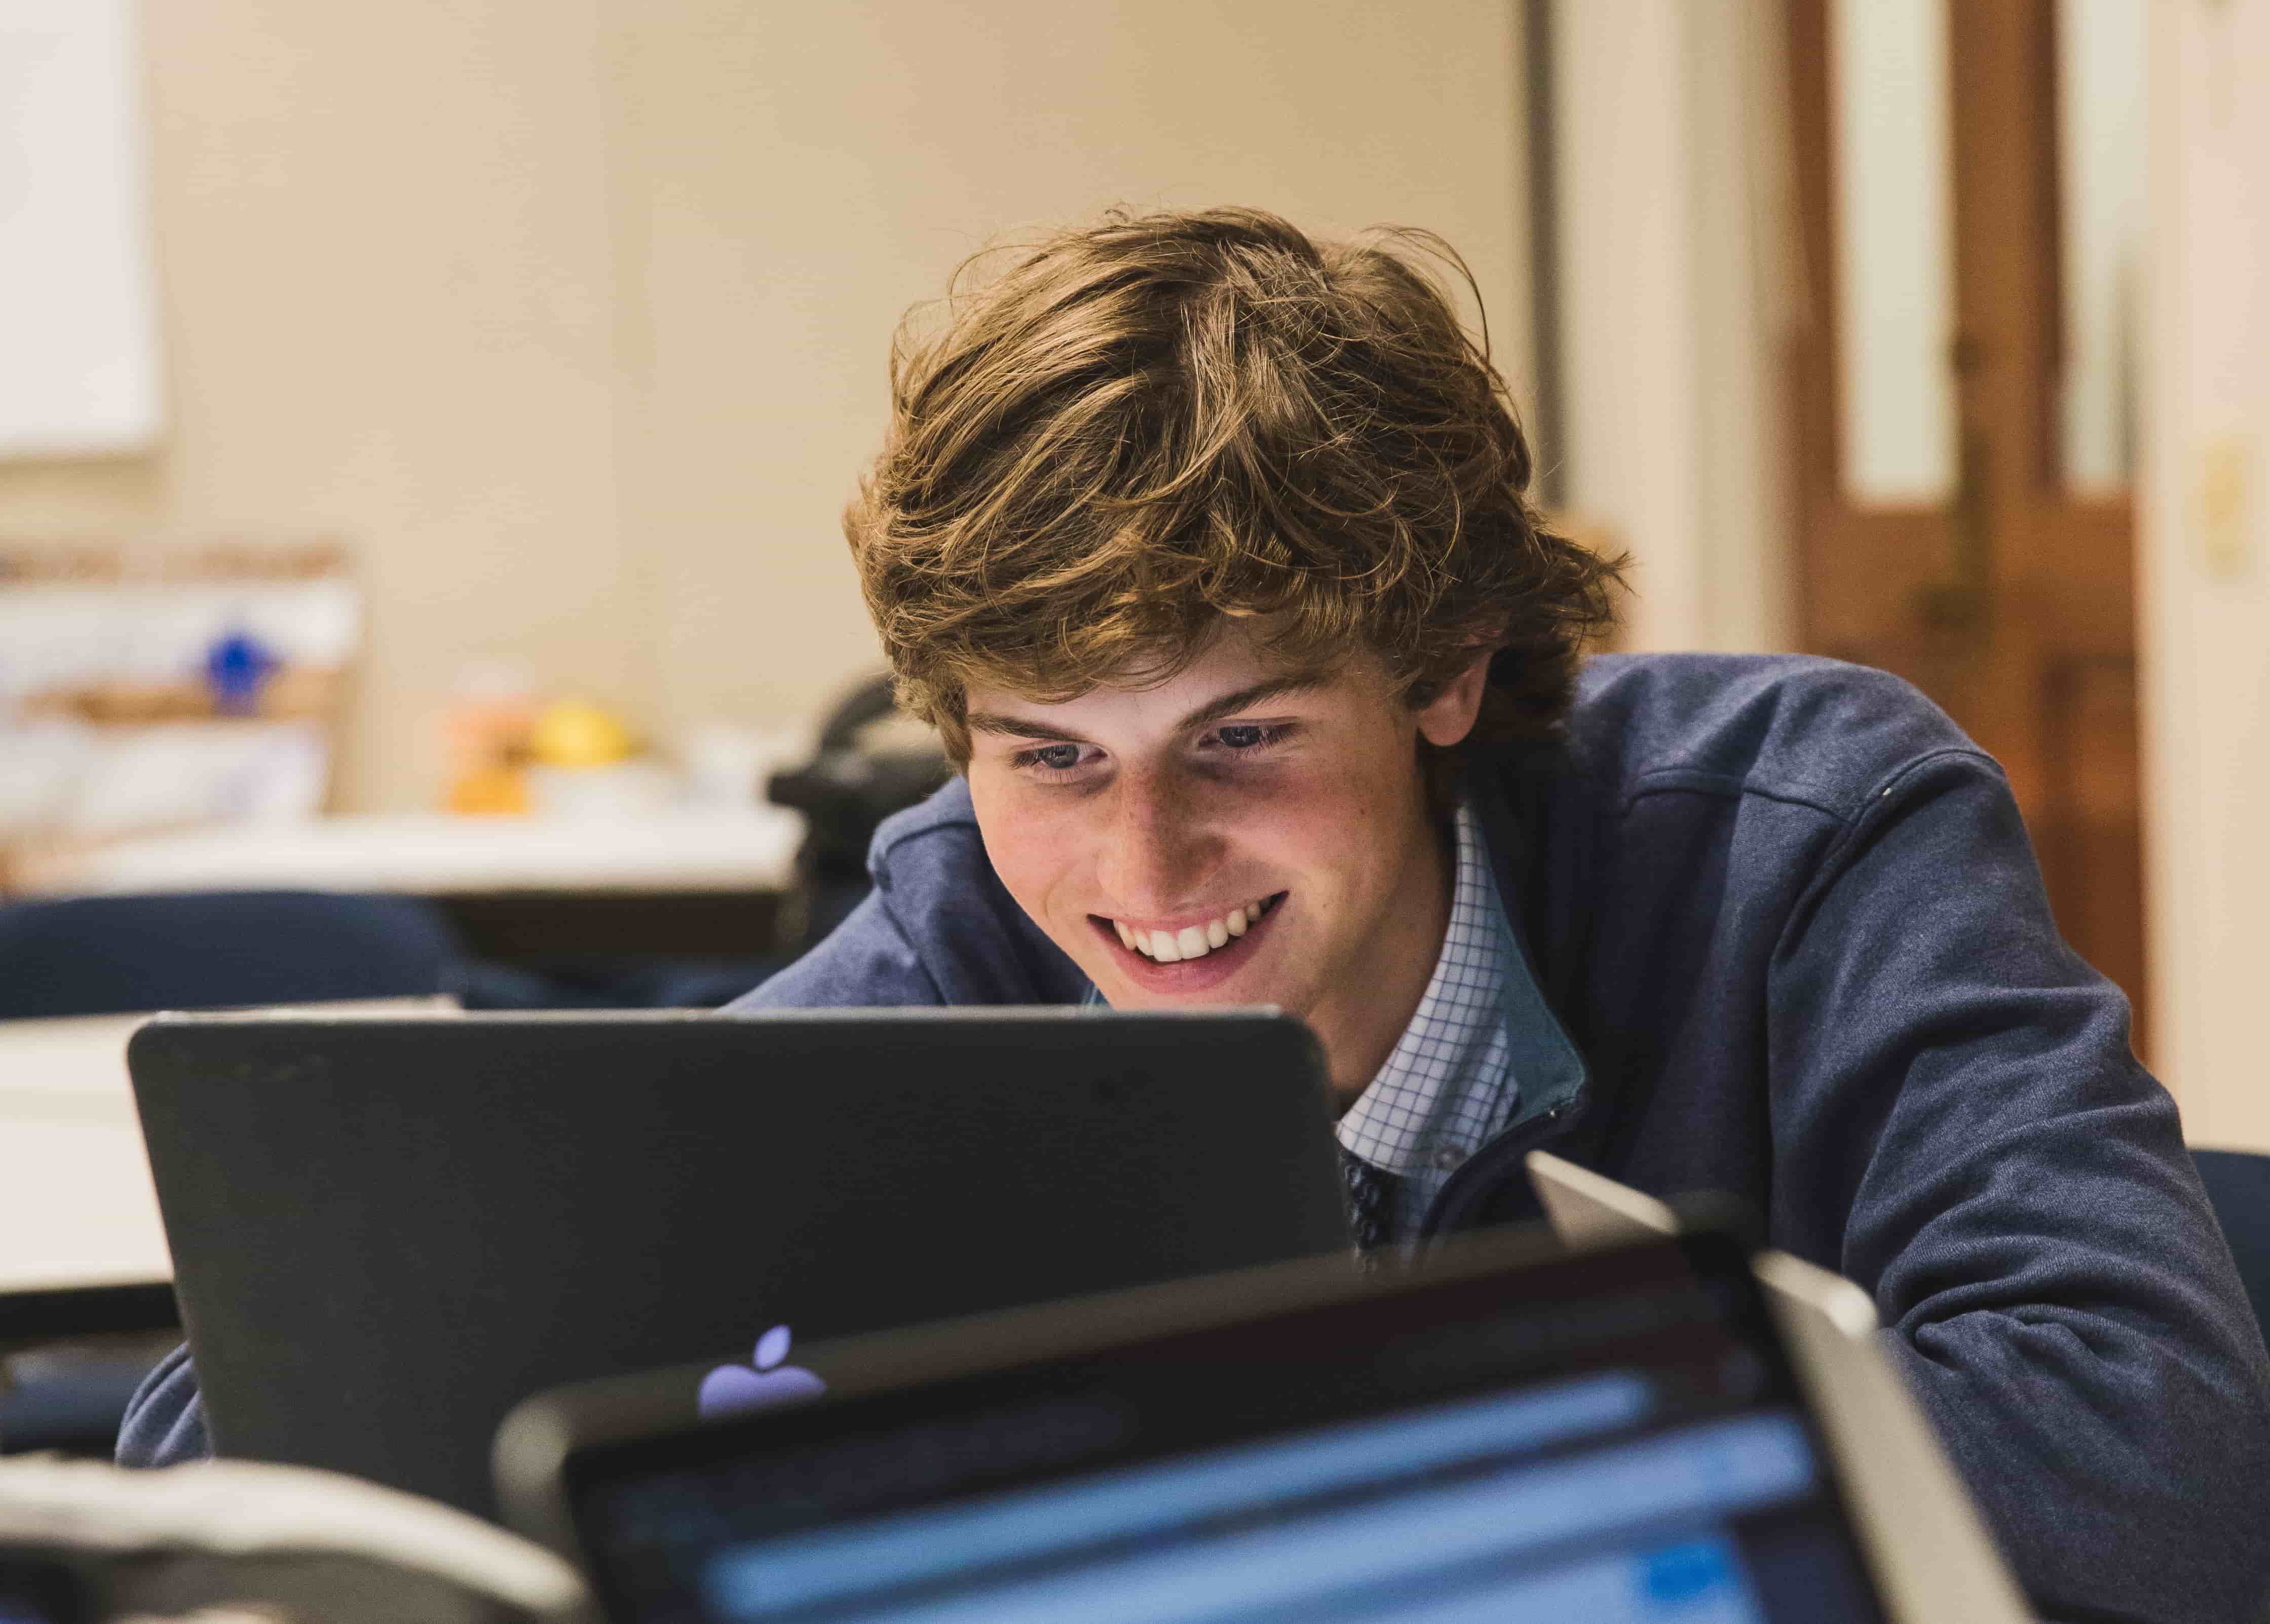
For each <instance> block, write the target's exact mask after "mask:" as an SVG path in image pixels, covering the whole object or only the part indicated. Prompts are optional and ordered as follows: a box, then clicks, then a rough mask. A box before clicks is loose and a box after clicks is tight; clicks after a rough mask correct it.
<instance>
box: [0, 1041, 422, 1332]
mask: <svg viewBox="0 0 2270 1624" xmlns="http://www.w3.org/2000/svg"><path fill="white" fill-rule="evenodd" d="M454 1007H455V1005H454V1003H453V1001H452V1000H450V999H448V998H396V999H378V1000H374V1001H372V1002H368V1003H357V1004H344V1005H338V1004H334V1005H314V1006H311V1008H314V1009H320V1010H324V1011H331V1012H355V1013H368V1014H386V1013H404V1014H421V1015H435V1014H446V1013H448V1012H450V1011H451V1010H453V1009H454ZM148 1019H149V1017H148V1016H146V1015H96V1016H90V1017H86V1018H83V1019H78V1020H6V1021H0V1292H9V1291H32V1290H40V1289H46V1288H50V1287H85V1286H116V1285H124V1284H128V1283H130V1282H134V1281H141V1280H167V1279H172V1278H173V1274H174V1264H173V1257H172V1255H171V1254H170V1253H168V1252H167V1250H166V1231H165V1227H164V1226H163V1224H161V1223H160V1222H159V1217H158V1198H157V1194H156V1192H155V1191H154V1190H152V1188H151V1184H150V1162H149V1158H148V1157H147V1156H146V1155H145V1153H144V1151H143V1148H142V1125H141V1123H140V1120H139V1119H138V1118H137V1116H135V1113H134V1091H133V1086H132V1085H131V1084H130V1081H129V1080H128V1078H127V1075H126V1040H127V1039H128V1038H129V1037H131V1036H132V1035H133V1034H134V1029H135V1028H136V1027H138V1026H140V1025H141V1024H142V1023H143V1022H144V1021H145V1020H148Z"/></svg>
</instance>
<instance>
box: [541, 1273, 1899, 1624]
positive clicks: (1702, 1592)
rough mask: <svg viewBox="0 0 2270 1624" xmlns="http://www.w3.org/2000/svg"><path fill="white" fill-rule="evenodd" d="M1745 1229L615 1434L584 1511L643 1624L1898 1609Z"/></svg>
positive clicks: (1411, 1621) (1414, 1620) (1316, 1621)
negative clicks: (1712, 1240) (1005, 1367)
mask: <svg viewBox="0 0 2270 1624" xmlns="http://www.w3.org/2000/svg"><path fill="white" fill-rule="evenodd" d="M1698 1250H1699V1251H1702V1252H1707V1251H1708V1250H1709V1243H1707V1242H1706V1243H1702V1245H1701V1246H1700V1247H1699V1249H1698V1247H1697V1246H1696V1245H1693V1244H1690V1245H1689V1246H1688V1247H1687V1248H1685V1249H1683V1250H1682V1248H1681V1247H1680V1246H1677V1245H1672V1244H1662V1243H1657V1244H1651V1245H1648V1246H1644V1247H1641V1248H1636V1249H1632V1250H1625V1251H1621V1252H1616V1253H1611V1254H1606V1255H1604V1256H1598V1257H1591V1258H1588V1259H1584V1260H1570V1261H1567V1262H1562V1263H1556V1264H1547V1265H1544V1266H1542V1267H1532V1268H1529V1269H1525V1270H1524V1271H1522V1272H1520V1274H1519V1275H1518V1277H1514V1276H1512V1275H1507V1274H1499V1275H1492V1276H1487V1277H1483V1278H1477V1279H1465V1280H1460V1281H1453V1282H1449V1283H1445V1284H1441V1285H1435V1286H1426V1287H1419V1288H1417V1289H1414V1290H1410V1291H1407V1292H1403V1293H1401V1294H1396V1295H1391V1296H1389V1297H1386V1298H1384V1299H1382V1298H1378V1297H1376V1296H1375V1297H1373V1298H1371V1299H1369V1300H1361V1301H1344V1302H1342V1303H1339V1304H1338V1305H1333V1306H1321V1307H1319V1306H1313V1305H1312V1306H1309V1307H1307V1308H1302V1309H1293V1310H1290V1311H1287V1312H1283V1313H1276V1314H1270V1315H1265V1316H1263V1317H1261V1318H1258V1319H1255V1320H1250V1321H1248V1322H1245V1323H1243V1324H1231V1325H1223V1326H1217V1327H1214V1328H1212V1329H1208V1330H1203V1331H1185V1332H1181V1333H1177V1334H1175V1335H1171V1336H1168V1337H1164V1338H1161V1339H1154V1340H1152V1341H1149V1342H1147V1343H1137V1344H1134V1345H1131V1346H1121V1347H1118V1348H1116V1349H1114V1350H1112V1351H1111V1352H1109V1353H1101V1354H1088V1355H1083V1356H1080V1357H1077V1358H1072V1359H1066V1360H1058V1361H1050V1362H1048V1363H1045V1364H1042V1365H1038V1366H1027V1367H1026V1368H1022V1369H1019V1370H1016V1371H1013V1372H1007V1373H998V1372H997V1373H994V1374H992V1375H990V1376H984V1377H980V1378H974V1379H973V1378H964V1379H961V1380H957V1381H953V1382H949V1383H944V1384H942V1385H940V1386H938V1387H934V1388H931V1389H929V1390H914V1391H909V1392H897V1393H889V1394H881V1395H876V1396H872V1397H867V1398H856V1399H852V1400H849V1401H845V1402H839V1403H836V1404H832V1405H823V1406H818V1407H815V1408H813V1409H812V1410H810V1411H806V1412H804V1413H783V1414H780V1415H778V1416H776V1417H773V1418H768V1420H766V1421H764V1422H760V1423H759V1424H758V1428H757V1430H754V1431H749V1432H745V1433H741V1434H738V1435H726V1434H723V1433H713V1434H711V1435H708V1436H706V1437H704V1436H700V1435H689V1436H687V1437H685V1438H682V1439H680V1440H679V1441H678V1442H676V1443H675V1444H671V1443H663V1444H659V1445H655V1446H649V1448H647V1449H646V1450H643V1451H642V1450H639V1449H637V1448H632V1449H630V1450H627V1451H626V1450H616V1451H614V1452H613V1453H612V1456H611V1457H606V1458H602V1459H595V1460H592V1461H589V1462H585V1463H583V1464H582V1472H581V1483H580V1488H579V1490H578V1492H577V1504H578V1512H579V1516H578V1521H579V1523H580V1524H581V1529H582V1538H583V1539H584V1541H585V1543H586V1546H587V1550H588V1553H589V1554H590V1556H591V1557H592V1559H593V1564H594V1567H595V1568H596V1570H597V1577H598V1579H599V1582H600V1585H601V1588H602V1591H603V1593H605V1595H606V1596H607V1597H608V1598H609V1601H610V1604H611V1606H612V1610H613V1612H614V1613H615V1615H616V1617H617V1618H618V1619H619V1620H635V1621H636V1624H679V1620H732V1621H733V1624H759V1621H760V1620H764V1621H767V1624H769V1621H771V1620H812V1621H814V1624H817V1621H819V1620H835V1621H841V1624H868V1621H870V1620H892V1621H893V1624H905V1621H908V1620H923V1621H924V1624H947V1621H949V1620H951V1621H953V1624H962V1621H964V1620H967V1621H968V1624H977V1621H978V1620H983V1621H984V1624H1027V1621H1028V1620H1029V1621H1032V1624H1038V1621H1039V1620H1064V1619H1079V1620H1083V1621H1084V1624H1183V1621H1185V1620H1188V1621H1192V1624H1195V1621H1196V1620H1205V1621H1206V1624H1260V1621H1262V1620H1268V1621H1270V1624H1279V1621H1280V1620H1282V1621H1290V1620H1302V1621H1304V1624H1324V1621H1329V1620H1398V1621H1401V1624H1466V1621H1467V1620H1475V1621H1479V1620H1485V1619H1487V1620H1505V1619H1532V1618H1534V1619H1555V1620H1557V1619H1584V1620H1595V1621H1597V1624H1621V1621H1623V1620H1631V1621H1633V1624H1637V1621H1639V1620H1647V1621H1649V1624H1655V1621H1658V1620H1662V1621H1665V1624H1668V1621H1669V1620H1678V1621H1679V1624H1736V1621H1737V1620H1741V1621H1749V1620H1795V1619H1805V1620H1875V1619H1878V1618H1880V1617H1881V1613H1880V1611H1879V1609H1878V1608H1877V1606H1876V1605H1875V1603H1874V1601H1873V1599H1872V1591H1871V1590H1870V1587H1869V1584H1868V1582H1867V1579H1866V1574H1865V1570H1864V1568H1863V1567H1862V1564H1861V1561H1860V1560H1859V1557H1858V1552H1857V1548H1856V1546H1855V1545H1854V1542H1853V1540H1852V1539H1851V1534H1850V1532H1849V1530H1848V1527H1847V1524H1846V1520H1845V1515H1844V1512H1843V1507H1842V1505H1841V1502H1839V1501H1838V1499H1837V1495H1836V1488H1835V1486H1834V1483H1833V1481H1832V1478H1831V1474H1830V1472H1829V1467H1828V1463H1827V1458H1826V1456H1825V1454H1824V1452H1823V1450H1822V1447H1821V1442H1820V1439H1819V1436H1818V1435H1817V1434H1816V1432H1815V1429H1814V1425H1813V1422H1812V1421H1811V1420H1810V1418H1809V1417H1808V1416H1807V1415H1806V1413H1805V1411H1804V1408H1803V1406H1802V1404H1801V1402H1800V1400H1799V1398H1798V1397H1797V1394H1796V1390H1795V1389H1794V1387H1793V1385H1792V1383H1791V1381H1790V1378H1789V1375H1788V1370H1787V1367H1786V1365H1785V1364H1784V1362H1783V1361H1782V1358H1781V1355H1780V1352H1779V1348H1778V1346H1777V1344H1776V1343H1775V1342H1774V1340H1773V1337H1772V1333H1771V1331H1769V1329H1768V1328H1767V1326H1766V1324H1765V1323H1764V1321H1763V1319H1762V1316H1760V1314H1759V1313H1758V1312H1757V1307H1756V1302H1755V1296H1754V1291H1753V1290H1752V1289H1751V1288H1750V1287H1749V1285H1748V1282H1747V1279H1746V1278H1745V1277H1743V1276H1741V1275H1740V1272H1739V1268H1740V1265H1739V1258H1738V1254H1737V1253H1736V1250H1735V1249H1733V1248H1732V1247H1728V1248H1726V1249H1725V1250H1726V1252H1727V1253H1728V1256H1729V1257H1732V1258H1735V1262H1734V1264H1733V1265H1732V1267H1733V1272H1727V1271H1725V1270H1717V1271H1707V1270H1706V1271H1704V1272H1697V1271H1696V1269H1695V1267H1694V1266H1693V1264H1692V1261H1691V1260H1692V1258H1693V1257H1695V1255H1697V1253H1698ZM735 1436H738V1442H734V1441H733V1438H734V1437H735ZM760 1438H761V1439H762V1440H763V1442H762V1443H761V1444H760V1443H759V1442H758V1440H759V1439H760ZM673 1457H674V1458H673Z"/></svg>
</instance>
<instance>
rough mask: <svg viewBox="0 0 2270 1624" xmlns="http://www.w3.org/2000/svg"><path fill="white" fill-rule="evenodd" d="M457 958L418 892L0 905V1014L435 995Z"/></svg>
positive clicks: (450, 977) (442, 921) (451, 984)
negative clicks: (417, 894) (411, 895)
mask: <svg viewBox="0 0 2270 1624" xmlns="http://www.w3.org/2000/svg"><path fill="white" fill-rule="evenodd" d="M462 959H463V953H462V950H461V948H460V947H459V945H458V942H457V939H456V934H455V932H454V931H452V930H451V929H450V927H449V922H448V920H447V919H446V918H444V917H443V916H442V915H441V912H440V911H439V910H438V909H437V908H434V906H433V905H432V904H431V903H428V902H425V901H419V900H418V899H416V898H413V897H403V896H360V895H352V894H333V893H327V892H314V891H241V892H200V893H184V894H167V895H152V896H93V897H69V898H63V899H60V900H56V901H29V902H18V903H14V904H11V905H8V906H4V907H0V1020H25V1019H31V1018H35V1017H40V1016H55V1015H114V1014H126V1013H130V1012H136V1011H140V1010H157V1009H217V1008H222V1007H225V1006H227V1005H244V1004H315V1003H323V1002H328V1001H331V1000H338V999H348V998H389V997H421V996H430V995H432V994H434V993H438V992H442V991H446V990H454V989H455V986H456V977H457V974H458V971H457V967H458V965H459V963H460V962H461V960H462Z"/></svg>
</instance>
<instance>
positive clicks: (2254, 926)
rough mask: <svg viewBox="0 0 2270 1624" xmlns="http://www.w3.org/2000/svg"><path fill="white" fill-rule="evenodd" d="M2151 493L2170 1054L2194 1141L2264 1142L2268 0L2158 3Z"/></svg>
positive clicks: (2152, 658) (2157, 901)
mask: <svg viewBox="0 0 2270 1624" xmlns="http://www.w3.org/2000/svg"><path fill="white" fill-rule="evenodd" d="M2149 15H2150V17H2151V19H2152V31H2151V38H2150V48H2149V52H2148V63H2149V66H2148V72H2149V79H2148V85H2149V95H2148V108H2149V145H2148V159H2149V170H2148V183H2149V194H2150V197H2151V235H2150V243H2151V252H2150V258H2149V262H2148V278H2147V279H2148V288H2149V294H2148V301H2147V305H2146V312H2147V332H2146V344H2145V353H2146V356H2147V369H2146V372H2145V376H2144V385H2145V388H2144V408H2145V410H2144V426H2145V434H2144V453H2145V455H2144V478H2143V490H2142V501H2141V503H2140V527H2139V529H2140V549H2139V554H2140V587H2141V602H2142V638H2143V654H2144V659H2143V663H2142V672H2143V691H2144V703H2145V712H2144V714H2145V722H2146V728H2145V734H2144V741H2145V792H2146V802H2145V804H2146V806H2147V809H2148V814H2149V815H2148V817H2147V818H2146V819H2145V837H2146V838H2145V846H2146V853H2147V859H2148V863H2147V869H2146V879H2147V882H2148V885H2147V890H2148V897H2149V899H2150V901H2151V904H2152V906H2151V908H2150V920H2151V927H2152V929H2151V938H2150V945H2151V955H2150V963H2151V966H2152V997H2153V1000H2154V1002H2155V1005H2156V1006H2157V1007H2159V1008H2160V1009H2162V1010H2163V1011H2164V1012H2165V1015H2164V1019H2163V1020H2162V1021H2161V1023H2160V1028H2159V1030H2160V1034H2161V1035H2160V1037H2159V1047H2158V1055H2157V1060H2158V1063H2159V1068H2160V1071H2161V1074H2162V1076H2164V1077H2166V1078H2167V1079H2169V1080H2170V1086H2171V1087H2173V1088H2174V1089H2175V1090H2176V1094H2177V1099H2178V1100H2179V1101H2181V1102H2182V1104H2183V1108H2184V1116H2185V1127H2186V1129H2187V1131H2189V1132H2190V1134H2191V1136H2192V1138H2193V1139H2194V1140H2195V1141H2197V1142H2200V1143H2206V1144H2220V1145H2248V1146H2270V1067H2266V1064H2265V1061H2264V1058H2263V1057H2264V1044H2263V1041H2262V1034H2261V1032H2260V1030H2259V1028H2258V1027H2256V1026H2255V1021H2254V1018H2255V1015H2256V1014H2257V1009H2256V1000H2257V999H2259V997H2261V996H2262V993H2261V988H2262V983H2263V979H2264V975H2265V972H2266V969H2270V954H2266V953H2265V951H2264V948H2263V943H2262V938H2261V937H2260V936H2259V934H2257V932H2258V931H2260V929H2261V927H2262V923H2263V920H2264V919H2265V917H2266V916H2270V841H2266V839H2265V831H2266V830H2270V582H2266V578H2265V576H2266V570H2270V511H2266V509H2270V503H2266V501H2265V493H2264V471H2265V463H2264V457H2265V453H2266V450H2270V185H2266V183H2265V182H2266V178H2270V177H2266V171H2270V0H2223V3H2222V4H2171V5H2155V6H2153V7H2152V8H2151V9H2150V13H2149Z"/></svg>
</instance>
